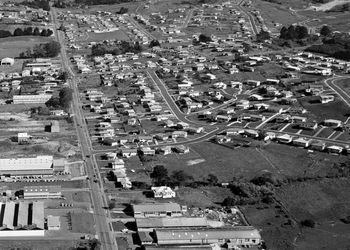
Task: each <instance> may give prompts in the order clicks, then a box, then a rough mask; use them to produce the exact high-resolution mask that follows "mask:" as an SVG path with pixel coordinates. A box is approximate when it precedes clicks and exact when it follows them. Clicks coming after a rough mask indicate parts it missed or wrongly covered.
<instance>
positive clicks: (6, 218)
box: [0, 201, 45, 237]
mask: <svg viewBox="0 0 350 250" xmlns="http://www.w3.org/2000/svg"><path fill="white" fill-rule="evenodd" d="M44 225H45V218H44V203H43V202H40V201H36V202H12V201H11V202H6V203H0V237H21V236H22V237H25V236H44V229H45V228H44Z"/></svg>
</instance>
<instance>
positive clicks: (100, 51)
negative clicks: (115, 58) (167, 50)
mask: <svg viewBox="0 0 350 250" xmlns="http://www.w3.org/2000/svg"><path fill="white" fill-rule="evenodd" d="M142 51H143V47H142V45H141V44H140V43H139V42H135V43H129V42H126V41H121V42H116V43H114V44H113V45H107V44H104V43H102V44H96V45H94V46H92V48H91V55H92V56H103V55H104V54H112V55H121V54H124V53H126V52H133V53H140V52H142Z"/></svg>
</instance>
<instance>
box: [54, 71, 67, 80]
mask: <svg viewBox="0 0 350 250" xmlns="http://www.w3.org/2000/svg"><path fill="white" fill-rule="evenodd" d="M68 76H69V75H68V72H67V71H62V72H60V74H59V75H58V77H57V79H59V80H62V81H67V79H68Z"/></svg>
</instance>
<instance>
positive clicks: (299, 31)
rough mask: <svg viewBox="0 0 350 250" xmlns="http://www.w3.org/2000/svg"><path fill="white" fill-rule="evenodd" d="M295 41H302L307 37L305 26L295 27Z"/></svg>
mask: <svg viewBox="0 0 350 250" xmlns="http://www.w3.org/2000/svg"><path fill="white" fill-rule="evenodd" d="M295 32H296V36H297V39H304V38H306V37H307V36H308V35H309V32H308V30H307V28H306V27H305V26H300V25H297V26H296V28H295Z"/></svg>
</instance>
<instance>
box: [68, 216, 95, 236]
mask: <svg viewBox="0 0 350 250" xmlns="http://www.w3.org/2000/svg"><path fill="white" fill-rule="evenodd" d="M71 219H72V232H74V233H86V234H95V229H94V225H95V222H94V217H93V215H92V214H90V213H72V214H71Z"/></svg>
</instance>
